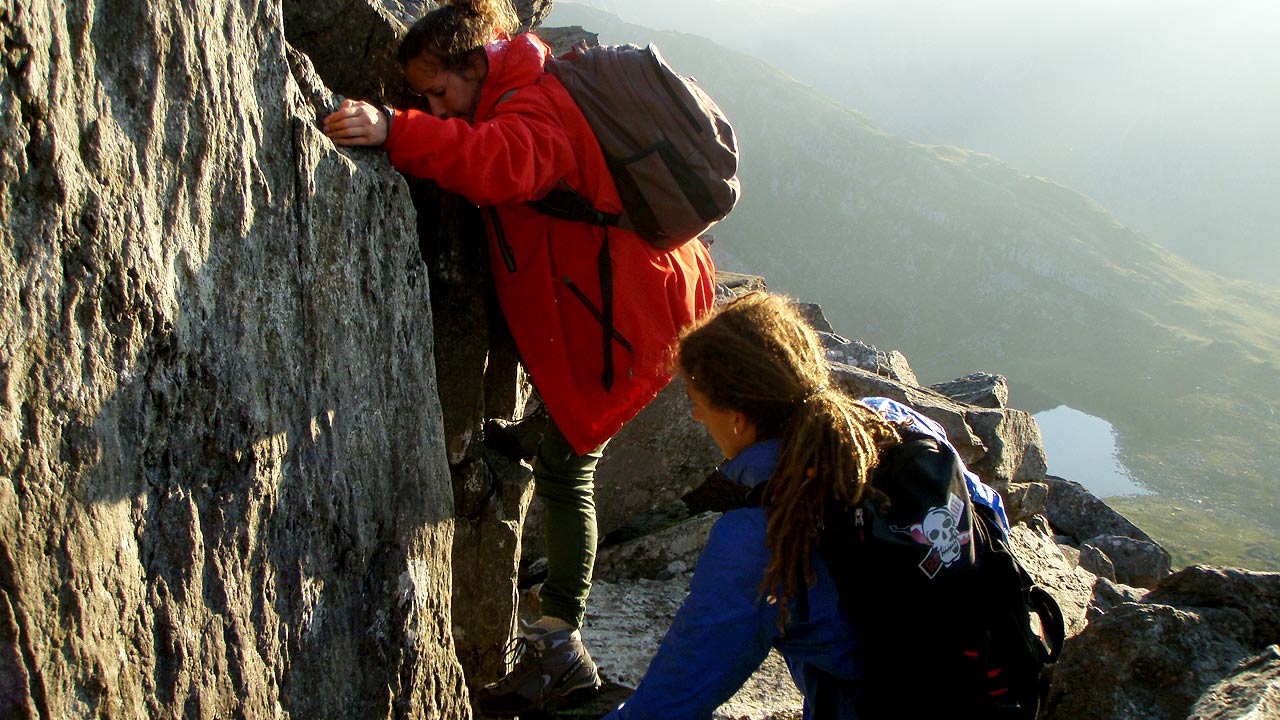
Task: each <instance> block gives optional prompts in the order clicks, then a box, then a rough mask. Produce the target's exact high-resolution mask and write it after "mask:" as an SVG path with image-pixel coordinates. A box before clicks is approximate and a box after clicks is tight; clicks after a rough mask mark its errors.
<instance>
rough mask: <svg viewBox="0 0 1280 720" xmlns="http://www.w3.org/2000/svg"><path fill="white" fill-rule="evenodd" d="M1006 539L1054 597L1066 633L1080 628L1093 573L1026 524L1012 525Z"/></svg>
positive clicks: (1071, 633) (1037, 580)
mask: <svg viewBox="0 0 1280 720" xmlns="http://www.w3.org/2000/svg"><path fill="white" fill-rule="evenodd" d="M1009 541H1010V543H1009V544H1010V548H1011V549H1012V550H1013V554H1014V555H1015V556H1017V558H1018V559H1019V560H1020V561H1022V564H1023V566H1024V567H1026V569H1027V572H1028V573H1030V574H1031V577H1032V578H1034V579H1035V581H1036V583H1037V584H1039V585H1041V586H1042V587H1044V589H1045V590H1048V591H1049V594H1051V595H1053V597H1054V599H1055V600H1057V601H1058V606H1059V607H1061V608H1062V620H1063V623H1064V625H1065V626H1066V631H1067V635H1068V636H1071V635H1074V634H1076V633H1078V632H1080V631H1081V630H1082V629H1083V628H1084V626H1085V622H1086V620H1085V615H1086V612H1087V610H1088V608H1089V603H1090V600H1091V598H1092V597H1093V585H1094V582H1095V580H1096V578H1095V577H1094V576H1093V574H1092V573H1089V572H1088V571H1086V570H1082V569H1081V568H1079V567H1078V566H1077V565H1076V563H1075V562H1074V561H1072V560H1070V559H1068V558H1067V557H1066V556H1064V555H1063V554H1062V553H1061V552H1060V551H1059V550H1058V546H1057V545H1055V544H1054V542H1053V540H1052V539H1051V538H1049V537H1048V536H1046V535H1044V534H1043V533H1041V532H1037V531H1035V530H1032V529H1031V528H1029V527H1027V526H1026V525H1015V526H1013V529H1012V530H1011V531H1010V532H1009Z"/></svg>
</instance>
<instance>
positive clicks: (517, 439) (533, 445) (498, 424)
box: [483, 415, 546, 461]
mask: <svg viewBox="0 0 1280 720" xmlns="http://www.w3.org/2000/svg"><path fill="white" fill-rule="evenodd" d="M483 433H484V444H485V446H486V447H488V448H491V449H493V450H496V451H497V452H499V453H501V454H502V455H503V456H504V457H506V458H508V459H510V460H517V461H518V460H533V457H534V455H537V454H538V445H540V444H541V443H542V437H543V435H544V434H545V433H546V419H545V418H544V417H542V416H540V415H535V416H534V417H530V418H525V419H523V420H517V421H515V422H512V421H510V420H501V419H497V418H493V419H490V420H486V421H485V423H484V430H483Z"/></svg>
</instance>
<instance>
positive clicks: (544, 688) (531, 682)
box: [476, 623, 600, 717]
mask: <svg viewBox="0 0 1280 720" xmlns="http://www.w3.org/2000/svg"><path fill="white" fill-rule="evenodd" d="M521 625H524V623H521ZM507 657H508V662H511V661H512V660H514V665H513V666H512V668H511V672H509V673H507V674H506V675H505V676H503V677H502V678H501V679H500V680H498V681H497V682H495V683H492V684H490V685H486V686H484V687H483V688H481V689H480V690H478V691H477V692H476V706H477V707H478V708H479V709H480V712H481V713H482V714H484V715H489V716H492V717H515V716H516V715H519V714H521V713H527V712H533V711H539V710H542V709H544V708H545V707H547V706H548V705H552V704H560V703H562V702H564V701H566V700H569V701H572V700H577V699H585V698H586V697H587V696H590V695H592V694H594V693H595V692H596V691H597V690H599V688H600V674H599V673H598V672H596V664H595V663H594V662H592V660H591V655H590V654H588V653H587V648H586V647H585V646H584V645H583V644H582V634H581V633H579V632H578V631H577V630H556V631H550V630H545V629H543V628H541V627H539V626H537V625H524V634H523V635H522V636H520V637H517V638H516V639H515V640H513V641H512V642H511V645H510V646H509V647H508V650H507Z"/></svg>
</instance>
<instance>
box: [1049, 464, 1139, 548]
mask: <svg viewBox="0 0 1280 720" xmlns="http://www.w3.org/2000/svg"><path fill="white" fill-rule="evenodd" d="M1044 482H1045V483H1047V484H1048V485H1049V498H1048V500H1047V502H1046V503H1045V509H1044V514H1045V517H1047V518H1048V519H1049V523H1050V524H1051V525H1053V528H1054V530H1056V531H1057V532H1059V533H1061V534H1064V535H1067V536H1069V537H1071V539H1072V540H1073V541H1074V542H1075V543H1076V544H1079V543H1082V542H1084V541H1086V540H1088V539H1089V538H1094V537H1098V536H1099V535H1119V536H1121V537H1128V538H1133V539H1135V540H1145V541H1147V542H1155V541H1154V540H1152V539H1151V536H1150V535H1147V534H1146V533H1145V532H1143V531H1142V530H1141V529H1139V528H1138V526H1137V525H1134V524H1133V523H1132V522H1130V521H1129V520H1128V519H1127V518H1126V517H1124V516H1123V515H1121V514H1120V513H1118V512H1116V511H1115V510H1112V509H1111V506H1110V505H1107V504H1106V503H1105V502H1103V501H1102V500H1099V499H1098V498H1097V497H1095V496H1094V495H1093V493H1091V492H1089V491H1088V490H1087V489H1086V488H1085V486H1083V485H1081V484H1080V483H1078V482H1072V481H1071V480H1064V479H1063V478H1060V477H1057V476H1054V475H1047V476H1045V478H1044Z"/></svg>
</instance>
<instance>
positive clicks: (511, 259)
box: [489, 207, 516, 273]
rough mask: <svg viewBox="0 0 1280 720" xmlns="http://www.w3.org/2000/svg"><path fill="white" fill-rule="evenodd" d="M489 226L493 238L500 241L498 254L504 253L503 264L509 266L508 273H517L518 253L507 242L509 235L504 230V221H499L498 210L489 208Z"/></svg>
mask: <svg viewBox="0 0 1280 720" xmlns="http://www.w3.org/2000/svg"><path fill="white" fill-rule="evenodd" d="M489 225H490V226H492V227H493V237H494V239H495V240H497V241H498V252H500V253H502V263H503V264H504V265H506V266H507V272H509V273H513V272H515V271H516V253H515V251H514V250H512V249H511V244H510V243H508V242H507V233H506V232H505V231H503V229H502V221H501V220H499V219H498V210H497V208H494V207H490V208H489Z"/></svg>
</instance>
